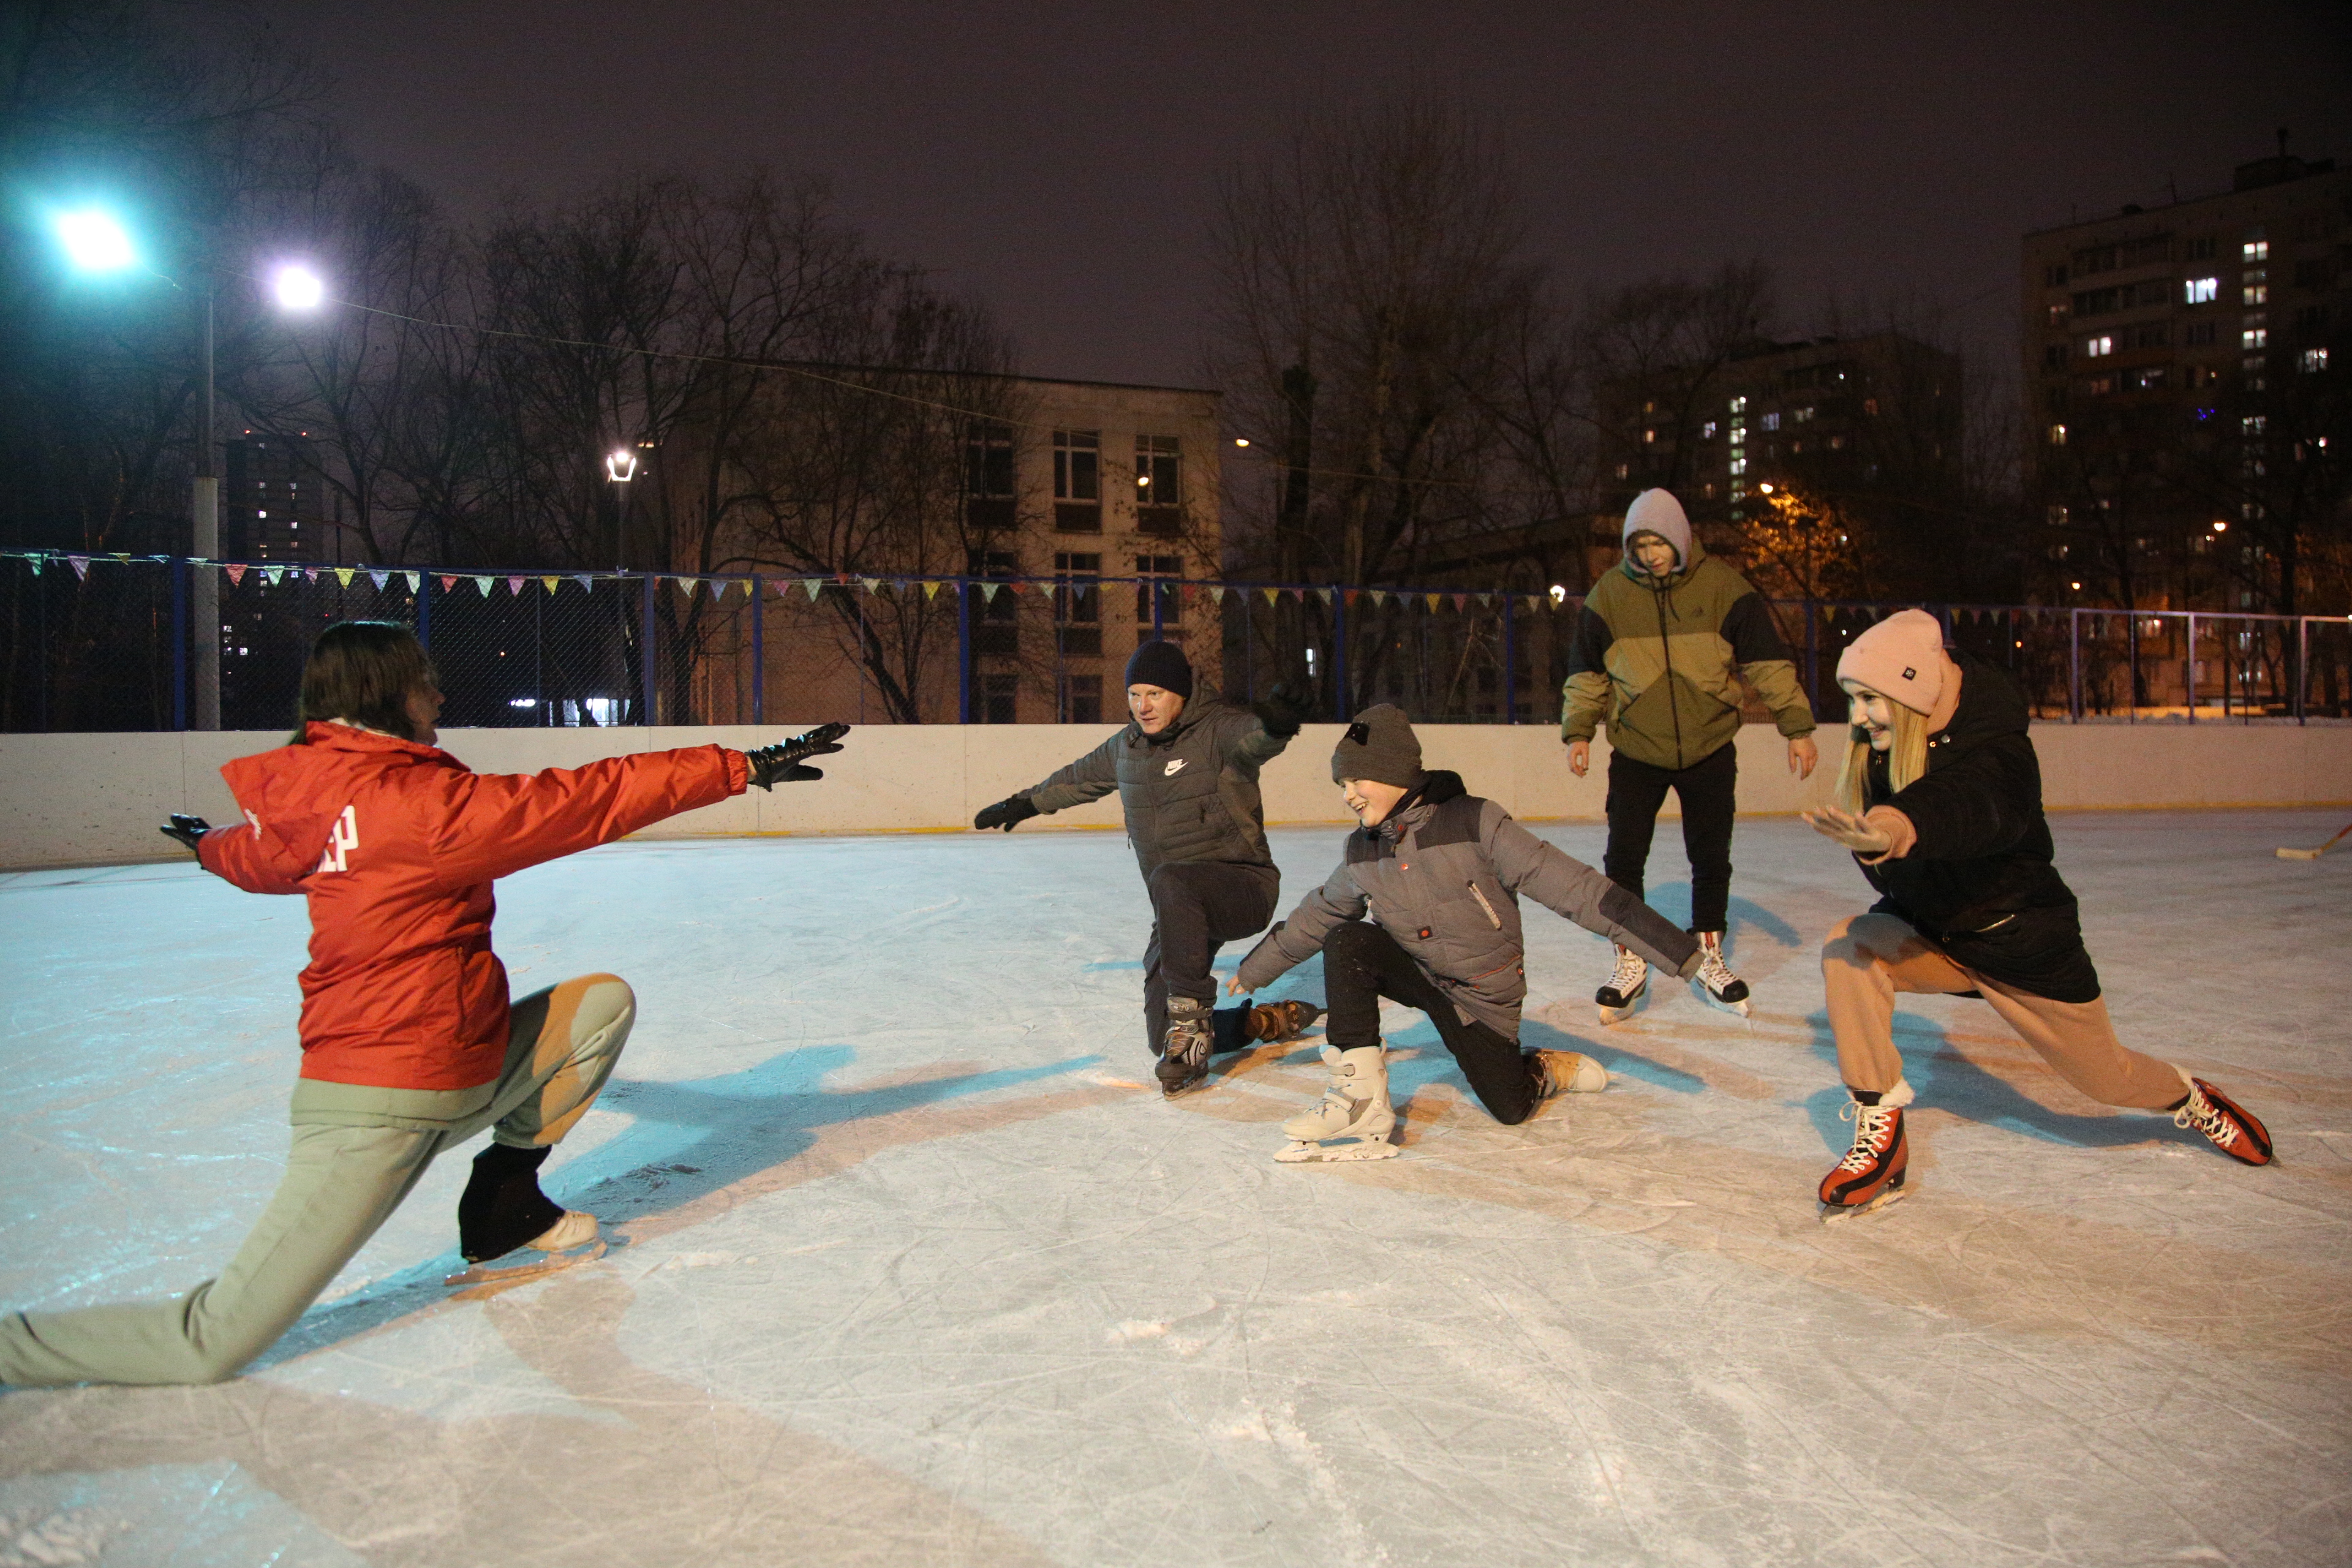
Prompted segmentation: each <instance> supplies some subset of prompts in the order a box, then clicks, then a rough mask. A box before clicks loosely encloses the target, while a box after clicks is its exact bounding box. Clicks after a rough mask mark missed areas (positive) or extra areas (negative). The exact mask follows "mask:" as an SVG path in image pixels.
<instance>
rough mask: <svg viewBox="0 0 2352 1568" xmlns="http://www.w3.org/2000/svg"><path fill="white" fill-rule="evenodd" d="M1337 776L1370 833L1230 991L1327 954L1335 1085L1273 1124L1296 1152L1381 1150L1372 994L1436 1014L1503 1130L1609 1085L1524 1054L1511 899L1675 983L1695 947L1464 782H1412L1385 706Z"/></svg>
mask: <svg viewBox="0 0 2352 1568" xmlns="http://www.w3.org/2000/svg"><path fill="white" fill-rule="evenodd" d="M1331 778H1332V782H1334V783H1335V784H1339V785H1341V786H1342V787H1343V788H1345V789H1346V790H1347V792H1348V805H1349V809H1351V810H1353V811H1354V812H1355V813H1356V816H1357V820H1358V821H1360V822H1361V823H1362V824H1363V825H1364V826H1363V831H1361V832H1360V833H1350V834H1349V836H1348V849H1347V857H1346V858H1345V859H1343V860H1341V861H1340V863H1339V868H1338V869H1336V870H1334V871H1333V872H1332V873H1331V876H1330V879H1329V880H1328V881H1326V882H1325V883H1324V884H1323V885H1322V886H1321V887H1320V888H1318V889H1315V891H1313V892H1311V893H1309V894H1307V897H1306V898H1304V899H1302V900H1299V904H1298V907H1297V909H1295V910H1292V911H1291V913H1290V918H1289V919H1288V920H1286V921H1283V922H1282V923H1281V924H1279V925H1277V926H1276V927H1275V928H1274V929H1273V930H1272V931H1268V932H1267V933H1266V935H1265V941H1263V942H1259V943H1258V944H1257V946H1256V948H1255V950H1253V951H1252V952H1251V953H1250V955H1249V956H1248V957H1247V958H1245V959H1244V960H1243V961H1242V966H1241V970H1240V972H1239V973H1237V974H1236V975H1235V976H1234V982H1233V988H1234V989H1235V990H1238V991H1254V990H1256V989H1258V988H1259V987H1261V986H1264V985H1266V984H1270V983H1271V982H1272V981H1273V980H1274V979H1275V978H1276V976H1277V975H1280V974H1281V973H1283V972H1284V971H1285V970H1287V969H1289V968H1290V967H1291V966H1292V965H1294V964H1297V963H1303V962H1305V961H1306V960H1307V959H1308V958H1310V957H1312V956H1313V955H1314V954H1315V953H1317V952H1321V953H1322V954H1323V982H1324V1002H1325V1005H1327V1006H1328V1008H1329V1009H1330V1023H1329V1026H1328V1028H1327V1030H1326V1040H1327V1044H1326V1045H1325V1047H1324V1058H1325V1059H1326V1060H1327V1061H1328V1062H1329V1063H1330V1064H1331V1068H1332V1075H1333V1076H1332V1086H1331V1089H1330V1092H1329V1093H1328V1094H1327V1095H1326V1096H1325V1099H1324V1102H1323V1104H1322V1105H1320V1106H1318V1107H1317V1108H1316V1110H1312V1111H1309V1112H1308V1113H1307V1115H1305V1116H1302V1117H1298V1118H1296V1119H1294V1120H1293V1121H1290V1122H1287V1123H1286V1124H1285V1125H1284V1128H1283V1131H1286V1132H1287V1133H1289V1134H1290V1136H1291V1137H1292V1138H1294V1139H1298V1140H1301V1141H1302V1142H1321V1141H1324V1140H1330V1139H1342V1138H1352V1139H1364V1140H1375V1141H1377V1142H1378V1143H1379V1144H1384V1143H1385V1141H1386V1139H1387V1136H1388V1132H1389V1130H1390V1129H1391V1127H1393V1125H1394V1121H1395V1118H1394V1114H1393V1112H1391V1110H1390V1108H1389V1103H1388V1075H1387V1071H1386V1069H1385V1068H1384V1067H1383V1066H1382V1065H1381V1022H1380V999H1381V997H1382V996H1387V997H1390V998H1391V999H1393V1000H1395V1001H1399V1002H1402V1003H1403V1004H1405V1005H1407V1006H1410V1007H1418V1008H1420V1009H1422V1010H1423V1012H1425V1013H1427V1014H1428V1015H1429V1018H1430V1022H1431V1023H1433V1024H1434V1025H1436V1026H1437V1032H1438V1034H1439V1035H1440V1036H1441V1037H1443V1038H1444V1041H1445V1047H1446V1049H1448V1050H1450V1051H1452V1052H1453V1053H1454V1059H1455V1060H1456V1061H1457V1062H1459V1063H1460V1064H1461V1066H1462V1073H1463V1076H1464V1077H1465V1078H1466V1079H1469V1080H1470V1087H1471V1089H1473V1090H1475V1092H1476V1094H1477V1096H1478V1099H1479V1101H1480V1103H1482V1104H1484V1105H1485V1106H1486V1109H1487V1110H1490V1111H1492V1112H1493V1113H1494V1115H1495V1119H1496V1121H1504V1122H1519V1121H1526V1120H1527V1119H1528V1117H1529V1116H1530V1115H1532V1114H1533V1113H1534V1111H1535V1110H1536V1107H1537V1106H1538V1105H1539V1104H1541V1103H1542V1102H1543V1101H1544V1100H1546V1099H1549V1097H1550V1096H1552V1095H1554V1094H1558V1093H1559V1092H1561V1091H1563V1090H1566V1089H1572V1088H1573V1089H1599V1088H1601V1087H1602V1086H1603V1085H1605V1084H1606V1083H1607V1082H1608V1074H1607V1073H1606V1072H1605V1071H1603V1070H1602V1069H1601V1066H1600V1064H1599V1063H1597V1062H1592V1061H1590V1060H1587V1059H1586V1058H1580V1057H1577V1056H1575V1054H1574V1053H1572V1052H1567V1051H1530V1052H1528V1053H1526V1054H1525V1055H1522V1054H1521V1052H1520V1050H1519V1044H1518V1036H1519V1005H1520V1003H1521V1002H1522V1001H1523V1000H1525V998H1526V996H1527V994H1528V981H1527V969H1526V964H1525V962H1524V961H1525V957H1526V952H1527V947H1526V942H1525V940H1524V937H1523V934H1522V931H1521V928H1520V925H1519V904H1518V895H1519V894H1521V893H1525V894H1526V895H1527V896H1528V897H1529V898H1531V899H1533V900H1536V901H1537V902H1538V903H1540V904H1543V905H1545V906H1547V907H1549V909H1551V910H1553V911H1554V912H1556V913H1558V914H1559V915H1562V916H1565V917H1566V918H1567V919H1569V920H1571V921H1575V922H1576V923H1577V924H1579V925H1580V926H1582V927H1584V929H1585V930H1587V931H1595V932H1598V933H1599V934H1600V935H1601V936H1605V937H1607V938H1609V939H1610V940H1611V941H1612V942H1620V943H1622V944H1623V945H1624V946H1626V947H1629V948H1632V949H1633V951H1634V952H1638V953H1640V954H1641V955H1642V956H1643V958H1645V959H1647V960H1649V962H1651V963H1654V964H1657V965H1658V966H1659V967H1661V968H1663V969H1664V970H1666V971H1667V972H1669V973H1680V974H1684V975H1689V974H1692V973H1696V971H1697V968H1698V964H1699V957H1700V950H1699V944H1698V941H1697V939H1696V937H1693V936H1692V935H1690V934H1689V933H1688V932H1687V931H1684V930H1683V929H1682V928H1681V927H1679V926H1677V925H1675V923H1674V922H1673V921H1669V920H1667V919H1666V918H1665V917H1664V916H1663V915H1660V914H1658V913H1657V912H1656V911H1655V910H1652V909H1651V908H1650V906H1649V905H1647V904H1645V903H1643V901H1642V900H1640V899H1638V898H1635V897H1634V896H1633V894H1631V893H1629V892H1627V891H1625V889H1622V888H1620V887H1619V886H1617V884H1616V883H1614V882H1612V881H1611V880H1610V879H1608V878H1607V877H1604V876H1602V875H1601V873H1600V872H1599V871H1596V870H1594V869H1593V868H1591V867H1590V866H1587V865H1585V864H1584V863H1583V862H1582V861H1580V860H1576V859H1573V858H1570V857H1569V856H1567V855H1565V854H1562V853H1561V852H1560V851H1559V850H1558V849H1556V848H1554V847H1552V846H1551V845H1549V844H1547V843H1545V842H1544V841H1543V840H1542V839H1540V838H1538V837H1536V836H1535V835H1534V834H1532V833H1529V832H1528V830H1527V829H1526V828H1524V827H1522V826H1519V825H1518V824H1517V823H1516V822H1514V821H1512V820H1511V814H1510V813H1509V812H1507V811H1506V810H1504V809H1503V808H1502V806H1501V805H1497V804H1496V803H1495V802H1494V801H1491V800H1482V799H1480V798H1479V797H1478V796H1476V795H1470V794H1468V793H1466V792H1465V790H1464V788H1463V785H1462V779H1461V777H1460V775H1459V774H1456V773H1445V772H1442V771H1441V772H1437V773H1429V772H1425V771H1423V768H1422V765H1421V742H1420V739H1419V738H1418V737H1417V736H1415V735H1414V734H1413V732H1412V724H1411V723H1410V722H1408V721H1406V719H1405V716H1404V714H1403V713H1402V711H1401V710H1398V709H1396V708H1393V707H1391V706H1390V705H1389V704H1387V703H1382V704H1381V705H1380V706H1379V707H1376V708H1369V709H1366V710H1364V711H1363V712H1361V713H1360V714H1358V715H1357V716H1356V721H1355V722H1354V723H1353V724H1350V725H1349V727H1348V731H1347V734H1346V735H1345V736H1344V737H1343V738H1342V739H1341V740H1340V742H1339V748H1338V749H1337V750H1336V751H1334V752H1332V754H1331ZM1367 910H1369V911H1370V916H1371V919H1370V921H1366V920H1365V919H1364V916H1365V914H1366V912H1367ZM1553 1058H1560V1059H1557V1060H1555V1059H1553Z"/></svg>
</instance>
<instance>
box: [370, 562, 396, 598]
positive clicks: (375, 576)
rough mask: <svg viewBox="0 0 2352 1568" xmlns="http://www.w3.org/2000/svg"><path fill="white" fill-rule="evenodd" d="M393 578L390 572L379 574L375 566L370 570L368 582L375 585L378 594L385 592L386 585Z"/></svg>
mask: <svg viewBox="0 0 2352 1568" xmlns="http://www.w3.org/2000/svg"><path fill="white" fill-rule="evenodd" d="M391 577H392V574H391V573H389V572H379V571H377V570H376V569H375V568H373V566H371V567H370V568H368V581H369V582H371V583H373V584H375V586H376V591H377V592H378V593H382V592H383V585H384V584H385V583H386V582H388V581H390V580H391Z"/></svg>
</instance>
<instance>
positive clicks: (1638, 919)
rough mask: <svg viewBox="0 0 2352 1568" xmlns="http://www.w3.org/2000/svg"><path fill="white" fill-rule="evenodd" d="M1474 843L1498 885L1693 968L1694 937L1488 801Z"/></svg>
mask: <svg viewBox="0 0 2352 1568" xmlns="http://www.w3.org/2000/svg"><path fill="white" fill-rule="evenodd" d="M1478 837H1479V843H1480V847H1483V848H1484V849H1485V850H1486V858H1488V859H1489V860H1491V861H1492V862H1494V866H1495V871H1496V875H1497V876H1499V877H1500V878H1501V879H1503V885H1504V886H1505V887H1507V888H1508V889H1511V891H1513V892H1515V893H1524V894H1526V895H1527V896H1528V898H1530V899H1533V900H1535V901H1536V902H1538V903H1539V904H1541V905H1543V906H1544V907H1545V908H1546V909H1548V910H1551V911H1552V912H1553V913H1554V914H1557V915H1559V916H1561V917H1563V918H1565V919H1568V920H1571V921H1575V922H1576V923H1577V924H1578V925H1580V926H1582V927H1583V928H1584V929H1585V930H1587V931H1593V932H1596V933H1598V934H1599V935H1601V936H1605V937H1607V938H1608V939H1609V940H1610V941H1612V942H1616V943H1618V944H1620V945H1621V946H1624V947H1630V948H1632V949H1633V951H1634V952H1638V953H1640V954H1641V955H1642V956H1643V958H1645V959H1647V960H1648V961H1649V962H1650V963H1654V964H1656V965H1658V966H1659V967H1660V968H1662V969H1665V970H1668V971H1671V972H1672V973H1675V974H1678V975H1681V976H1683V977H1684V978H1685V979H1687V978H1688V977H1689V976H1691V975H1693V974H1696V973H1698V961H1699V947H1698V939H1697V938H1696V937H1694V936H1692V935H1691V934H1690V932H1688V931H1685V930H1683V929H1682V928H1681V927H1680V926H1678V925H1676V924H1675V923H1674V921H1670V920H1668V919H1666V917H1665V916H1664V915H1662V914H1660V913H1658V911H1657V910H1654V909H1652V908H1651V907H1650V906H1649V905H1647V904H1645V903H1643V901H1642V900H1640V899H1637V898H1635V897H1634V896H1633V894H1631V893H1629V892H1627V891H1626V890H1625V889H1622V888H1621V887H1619V886H1618V885H1617V884H1616V883H1614V882H1612V881H1611V880H1610V879H1608V878H1606V877H1604V876H1602V875H1601V873H1600V872H1598V871H1596V870H1594V869H1593V868H1591V867H1590V866H1588V865H1586V864H1585V863H1584V862H1583V861H1581V860H1579V859H1577V858H1574V857H1573V856H1570V855H1568V854H1565V853H1563V852H1562V851H1560V850H1559V849H1558V848H1556V847H1553V846H1551V845H1549V844H1547V843H1545V842H1544V841H1543V840H1542V839H1540V838H1538V837H1536V836H1535V835H1534V834H1532V833H1529V832H1528V830H1527V829H1526V828H1524V827H1521V826H1519V825H1518V824H1517V823H1516V822H1514V821H1512V820H1511V817H1510V815H1509V813H1507V812H1506V811H1504V809H1503V808H1502V807H1501V806H1499V805H1496V804H1495V803H1494V802H1492V801H1489V802H1487V803H1486V811H1485V813H1484V814H1482V815H1481V816H1480V819H1479V823H1478Z"/></svg>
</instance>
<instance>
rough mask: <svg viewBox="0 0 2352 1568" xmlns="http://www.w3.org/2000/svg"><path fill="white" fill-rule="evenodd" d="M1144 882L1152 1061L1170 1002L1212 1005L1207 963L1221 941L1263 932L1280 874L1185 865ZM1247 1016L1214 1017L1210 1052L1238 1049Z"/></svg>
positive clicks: (1214, 864) (1240, 1010)
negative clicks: (1147, 896) (1184, 1000)
mask: <svg viewBox="0 0 2352 1568" xmlns="http://www.w3.org/2000/svg"><path fill="white" fill-rule="evenodd" d="M1146 885H1147V886H1148V887H1149V888H1150V890H1151V941H1150V944H1149V945H1148V946H1146V947H1145V948H1144V950H1143V1027H1144V1030H1145V1032H1146V1033H1147V1034H1148V1035H1149V1036H1150V1045H1151V1051H1152V1054H1153V1055H1154V1056H1157V1055H1158V1054H1159V1053H1160V1046H1161V1045H1162V1044H1164V1043H1165V1042H1166V1040H1167V1038H1168V998H1169V997H1170V996H1171V994H1172V995H1177V996H1190V997H1192V998H1193V999H1194V1000H1196V1001H1201V1002H1213V1001H1214V1000H1216V995H1217V982H1216V979H1215V977H1214V976H1213V975H1211V974H1210V973H1209V964H1210V963H1211V962H1212V961H1213V960H1214V959H1215V958H1216V956H1217V949H1219V948H1220V947H1223V945H1224V944H1225V943H1227V942H1238V941H1240V940H1241V939H1242V938H1243V937H1245V936H1255V935H1256V934H1257V933H1258V932H1259V931H1264V930H1265V923H1266V921H1270V920H1272V919H1273V918H1274V902H1275V900H1276V899H1277V898H1279V897H1280V896H1281V893H1282V873H1280V872H1279V871H1276V869H1275V868H1273V867H1271V866H1235V865H1231V864H1228V863H1226V862H1224V861H1218V860H1188V861H1181V862H1178V863H1176V864H1172V865H1166V866H1161V867H1160V868H1157V869H1155V870H1154V871H1153V872H1152V873H1151V880H1150V882H1149V883H1148V884H1146ZM1246 1016H1248V1009H1247V1008H1244V1007H1229V1008H1227V1009H1225V1011H1224V1012H1223V1013H1220V1014H1219V1015H1217V1017H1216V1020H1215V1023H1216V1037H1215V1038H1214V1040H1213V1047H1214V1048H1215V1049H1217V1050H1221V1051H1231V1050H1239V1049H1241V1047H1242V1046H1243V1045H1244V1043H1245V1041H1244V1038H1243V1036H1244V1033H1245V1031H1244V1026H1243V1021H1244V1019H1245V1018H1246Z"/></svg>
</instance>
